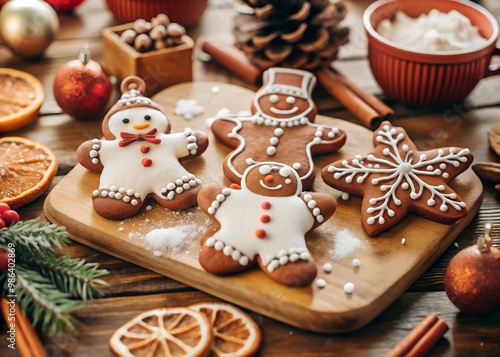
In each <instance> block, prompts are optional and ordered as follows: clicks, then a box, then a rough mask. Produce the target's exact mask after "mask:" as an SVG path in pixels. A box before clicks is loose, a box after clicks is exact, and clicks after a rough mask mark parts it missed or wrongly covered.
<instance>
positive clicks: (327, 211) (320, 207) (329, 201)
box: [300, 192, 337, 231]
mask: <svg viewBox="0 0 500 357" xmlns="http://www.w3.org/2000/svg"><path fill="white" fill-rule="evenodd" d="M300 198H301V199H302V200H303V201H304V202H305V203H306V205H307V208H308V209H309V211H310V212H311V214H312V215H313V217H314V224H313V226H312V228H311V229H310V231H311V230H313V229H314V228H316V227H319V226H320V225H321V224H322V223H324V222H326V221H327V220H328V219H330V217H331V216H333V214H334V213H335V210H336V209H337V200H336V199H335V198H334V197H332V196H330V195H327V194H325V193H320V192H303V193H302V194H301V195H300Z"/></svg>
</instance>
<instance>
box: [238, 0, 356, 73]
mask: <svg viewBox="0 0 500 357" xmlns="http://www.w3.org/2000/svg"><path fill="white" fill-rule="evenodd" d="M242 1H243V2H245V3H246V4H247V5H249V6H250V7H251V8H252V9H253V14H239V15H237V16H236V17H235V26H234V34H235V38H236V47H237V48H239V49H240V50H242V51H243V52H244V53H245V54H246V55H247V56H248V57H249V59H250V61H251V62H252V63H253V64H255V65H256V66H258V67H259V68H262V69H267V68H269V67H274V66H277V67H289V68H302V69H307V70H313V69H316V68H318V67H321V66H325V65H329V64H330V63H331V62H332V61H333V60H334V59H336V58H337V53H338V49H339V47H340V46H342V45H343V44H345V43H347V41H348V36H349V29H348V28H346V27H340V26H339V23H340V22H341V21H342V20H343V19H344V17H345V14H346V8H345V5H344V4H343V3H342V2H339V1H335V0H242Z"/></svg>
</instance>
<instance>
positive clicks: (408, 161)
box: [327, 125, 469, 225]
mask: <svg viewBox="0 0 500 357" xmlns="http://www.w3.org/2000/svg"><path fill="white" fill-rule="evenodd" d="M396 134H397V131H395V130H394V128H392V129H391V128H390V127H389V126H388V125H384V126H383V128H382V129H380V130H379V131H378V132H377V137H376V141H377V142H378V143H380V144H383V145H386V146H387V147H385V148H384V149H383V151H382V152H383V154H384V156H386V157H384V158H379V157H375V156H374V155H372V154H370V155H368V156H367V157H366V159H364V160H366V161H367V163H366V164H364V163H363V162H362V161H360V159H361V157H358V156H356V157H355V158H354V159H353V160H352V161H351V163H349V162H348V161H347V160H342V161H341V167H337V166H334V165H330V166H329V167H328V169H327V171H328V172H329V173H333V178H334V179H336V180H339V179H341V178H343V179H344V180H345V182H347V183H350V182H352V181H353V179H354V178H355V177H357V181H358V182H359V180H360V179H361V181H363V180H365V179H367V178H368V177H369V175H370V174H372V173H373V174H377V175H379V176H378V177H377V178H374V179H372V180H371V181H370V182H371V183H372V185H375V186H377V185H380V186H379V188H380V191H381V192H383V193H384V194H382V195H381V196H379V197H372V198H370V200H369V201H368V202H369V204H370V205H371V207H369V208H368V209H367V213H369V214H373V215H372V216H370V217H368V218H367V221H366V222H367V223H368V224H370V225H371V224H374V223H375V222H379V223H380V224H384V223H385V222H386V219H385V218H386V217H391V216H394V212H393V211H392V210H391V209H390V208H389V203H390V202H391V201H392V202H393V203H394V204H395V205H397V206H399V205H401V200H400V199H399V198H398V197H397V196H396V194H397V192H396V191H397V189H398V187H401V188H402V189H403V190H408V189H410V190H411V191H410V193H409V194H408V196H409V197H410V198H411V199H412V200H418V199H419V198H420V197H421V196H422V194H423V192H424V190H427V191H429V193H430V198H429V199H428V200H427V201H426V202H427V204H428V205H429V206H434V205H435V204H436V200H439V201H440V210H441V211H442V212H446V211H447V210H448V209H449V207H452V208H454V209H455V210H458V211H460V210H462V208H465V203H464V202H462V201H460V202H459V201H457V200H456V199H457V198H458V197H457V196H456V194H455V193H453V192H449V193H443V191H444V190H445V186H444V185H443V184H440V185H432V184H429V183H427V182H426V180H425V177H427V176H441V177H442V178H443V179H447V178H448V177H449V175H448V173H442V172H441V170H440V169H434V167H436V166H437V167H441V166H442V165H446V164H449V165H453V166H455V167H458V166H460V163H465V162H467V160H468V158H467V156H466V155H468V154H469V150H468V149H461V150H460V151H459V152H456V150H455V149H453V148H451V149H450V150H449V153H446V151H445V150H443V149H440V150H438V155H437V156H436V157H435V158H433V159H428V158H427V156H426V155H425V154H421V155H419V159H418V161H417V162H413V159H414V152H413V150H411V149H409V147H408V150H404V148H403V151H404V152H405V154H404V155H403V156H402V155H401V153H400V152H399V150H398V145H399V143H400V142H401V141H402V140H404V139H405V136H404V135H402V133H400V134H398V135H396ZM404 145H405V144H403V146H404ZM369 163H372V164H375V165H378V166H377V167H376V166H375V165H373V166H370V165H369ZM380 165H382V167H381V166H380ZM380 175H384V176H380ZM386 181H389V182H392V181H394V183H392V184H390V185H386V184H383V183H384V182H386ZM384 216H385V218H384Z"/></svg>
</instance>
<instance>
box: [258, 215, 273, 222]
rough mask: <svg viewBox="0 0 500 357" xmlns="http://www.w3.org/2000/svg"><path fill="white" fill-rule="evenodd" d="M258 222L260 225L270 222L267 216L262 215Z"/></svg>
mask: <svg viewBox="0 0 500 357" xmlns="http://www.w3.org/2000/svg"><path fill="white" fill-rule="evenodd" d="M260 221H261V222H262V223H269V221H271V217H269V216H268V215H267V214H263V215H262V216H260Z"/></svg>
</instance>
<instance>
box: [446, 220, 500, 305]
mask: <svg viewBox="0 0 500 357" xmlns="http://www.w3.org/2000/svg"><path fill="white" fill-rule="evenodd" d="M490 232H491V224H489V223H488V224H486V225H485V232H484V236H481V237H480V238H479V239H478V241H477V244H476V245H473V246H471V247H468V248H465V249H463V250H462V251H460V252H458V253H457V255H455V256H454V257H453V259H452V260H451V261H450V264H449V265H448V268H447V269H446V274H445V278H444V289H445V290H446V294H447V295H448V298H449V299H450V300H451V302H452V303H453V304H454V305H455V306H456V307H458V308H459V309H460V310H461V311H463V312H469V313H477V314H489V313H493V312H495V311H497V310H500V282H499V280H498V279H499V276H500V250H498V249H497V248H495V247H492V246H491V237H490Z"/></svg>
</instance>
